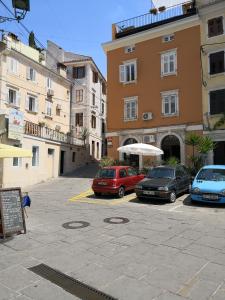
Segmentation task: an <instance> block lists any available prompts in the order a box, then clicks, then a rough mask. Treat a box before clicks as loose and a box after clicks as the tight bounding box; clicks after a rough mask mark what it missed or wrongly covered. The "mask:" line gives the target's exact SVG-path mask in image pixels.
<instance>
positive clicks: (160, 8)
mask: <svg viewBox="0 0 225 300" xmlns="http://www.w3.org/2000/svg"><path fill="white" fill-rule="evenodd" d="M164 10H166V7H165V6H160V7H159V8H158V11H159V12H163V11H164Z"/></svg>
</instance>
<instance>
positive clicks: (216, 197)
mask: <svg viewBox="0 0 225 300" xmlns="http://www.w3.org/2000/svg"><path fill="white" fill-rule="evenodd" d="M202 197H203V198H204V199H209V200H218V199H219V197H218V195H211V194H209V195H208V194H204V195H203V196H202Z"/></svg>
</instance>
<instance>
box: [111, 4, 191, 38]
mask: <svg viewBox="0 0 225 300" xmlns="http://www.w3.org/2000/svg"><path fill="white" fill-rule="evenodd" d="M150 11H152V12H151V13H147V14H144V15H141V16H138V17H134V18H131V19H127V20H124V21H121V22H118V23H116V24H115V27H116V33H117V34H118V33H121V32H126V31H132V30H133V29H136V28H139V27H143V26H146V25H150V24H154V23H157V22H160V21H164V20H167V19H171V18H174V17H178V16H182V15H189V14H192V13H193V12H194V11H196V8H195V4H194V1H188V2H187V1H186V2H183V3H181V4H179V5H175V6H170V7H167V8H166V7H161V8H159V9H158V10H157V9H152V10H150Z"/></svg>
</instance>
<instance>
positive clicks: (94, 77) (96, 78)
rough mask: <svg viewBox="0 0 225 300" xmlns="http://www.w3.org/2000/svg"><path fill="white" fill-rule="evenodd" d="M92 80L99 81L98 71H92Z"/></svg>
mask: <svg viewBox="0 0 225 300" xmlns="http://www.w3.org/2000/svg"><path fill="white" fill-rule="evenodd" d="M92 76H93V77H92V80H93V82H94V83H98V73H97V72H95V71H92Z"/></svg>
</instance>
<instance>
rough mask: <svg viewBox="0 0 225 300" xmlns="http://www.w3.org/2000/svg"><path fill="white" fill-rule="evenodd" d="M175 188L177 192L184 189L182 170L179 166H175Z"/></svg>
mask: <svg viewBox="0 0 225 300" xmlns="http://www.w3.org/2000/svg"><path fill="white" fill-rule="evenodd" d="M175 175H176V190H177V192H178V193H180V192H182V191H183V190H184V179H183V172H182V170H181V169H180V167H177V168H176V172H175Z"/></svg>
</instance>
